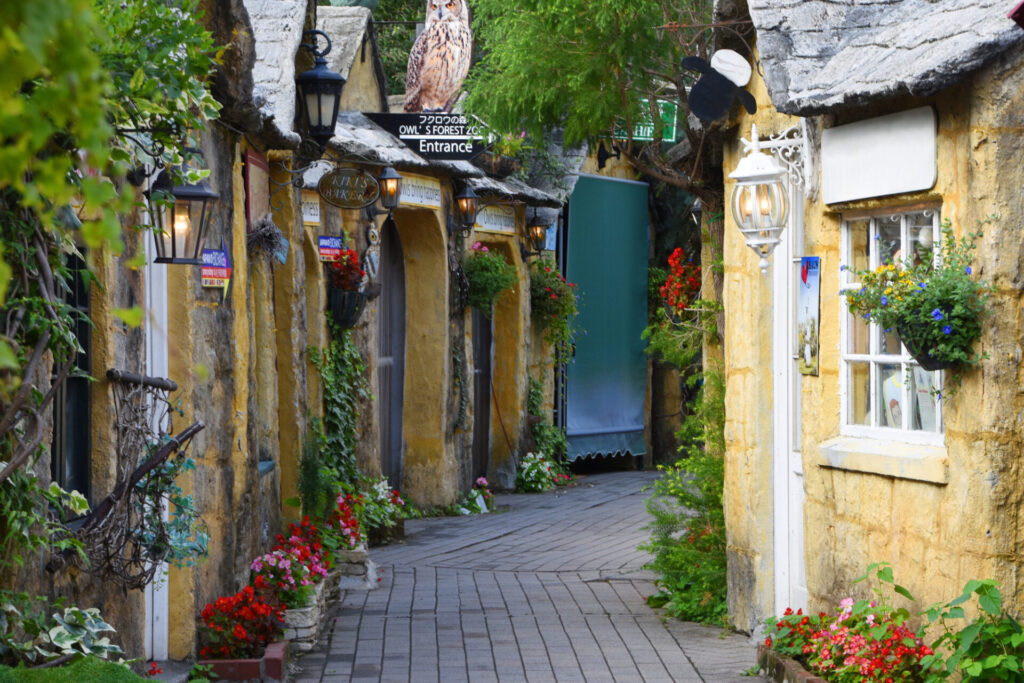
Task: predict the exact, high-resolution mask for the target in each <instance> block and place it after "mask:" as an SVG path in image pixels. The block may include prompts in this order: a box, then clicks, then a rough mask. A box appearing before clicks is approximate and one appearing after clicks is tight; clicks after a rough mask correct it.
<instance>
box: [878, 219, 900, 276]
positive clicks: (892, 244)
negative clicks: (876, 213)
mask: <svg viewBox="0 0 1024 683" xmlns="http://www.w3.org/2000/svg"><path fill="white" fill-rule="evenodd" d="M875 225H876V227H875V235H874V237H875V242H877V244H878V263H880V264H881V263H890V262H893V263H895V262H897V261H900V260H902V259H903V252H902V251H901V248H902V246H903V245H902V236H901V235H900V217H899V216H883V217H881V218H878V219H876V223H875Z"/></svg>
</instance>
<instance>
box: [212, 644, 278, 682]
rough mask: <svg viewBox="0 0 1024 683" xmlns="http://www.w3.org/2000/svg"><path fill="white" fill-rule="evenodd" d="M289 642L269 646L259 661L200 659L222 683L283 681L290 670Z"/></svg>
mask: <svg viewBox="0 0 1024 683" xmlns="http://www.w3.org/2000/svg"><path fill="white" fill-rule="evenodd" d="M287 663H288V641H287V640H282V641H280V642H277V643H271V644H270V645H267V648H266V650H264V652H263V656H262V657H260V658H259V659H200V660H199V661H198V662H196V664H199V665H201V666H208V667H210V669H211V671H212V672H213V673H214V674H216V678H217V680H222V681H283V680H285V672H286V671H287V670H288V668H287Z"/></svg>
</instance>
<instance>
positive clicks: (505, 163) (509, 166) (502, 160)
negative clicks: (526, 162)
mask: <svg viewBox="0 0 1024 683" xmlns="http://www.w3.org/2000/svg"><path fill="white" fill-rule="evenodd" d="M470 163H472V164H473V165H474V166H476V167H477V168H479V169H481V170H483V171H486V172H487V173H488V174H489V175H492V176H494V177H495V178H507V177H508V176H510V175H512V174H513V173H515V172H516V171H518V170H519V169H520V168H521V167H522V166H521V164H520V163H519V161H517V160H516V159H514V158H512V157H507V156H505V155H504V154H494V153H493V152H482V153H481V154H479V155H477V157H476V158H474V159H473V161H472V162H470Z"/></svg>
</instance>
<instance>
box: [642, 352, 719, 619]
mask: <svg viewBox="0 0 1024 683" xmlns="http://www.w3.org/2000/svg"><path fill="white" fill-rule="evenodd" d="M690 381H691V382H702V383H701V386H700V393H699V396H698V398H697V401H696V402H695V405H694V408H693V412H692V413H691V414H690V415H689V416H687V418H686V420H685V421H684V423H683V426H682V428H681V429H680V431H679V433H678V434H677V437H678V438H679V441H680V444H681V445H680V448H679V450H680V452H681V453H682V454H683V455H684V457H683V458H682V459H680V460H679V461H677V462H676V464H675V465H673V466H671V467H666V466H663V465H659V466H658V469H659V470H660V471H661V472H662V476H661V478H659V479H658V480H657V481H656V482H655V483H654V495H652V496H651V498H650V499H648V501H647V510H648V511H649V512H650V513H651V515H652V516H653V517H654V520H653V521H652V522H651V524H650V525H649V526H648V529H650V530H651V538H650V540H648V541H647V542H646V543H645V544H644V545H642V546H641V548H642V549H643V550H647V551H649V552H650V553H651V554H652V555H653V556H654V559H653V560H652V561H651V562H650V564H648V565H647V566H648V568H650V569H652V570H654V571H655V572H657V574H658V579H657V584H658V588H659V593H658V594H656V595H655V596H652V598H650V599H649V600H648V604H651V605H652V606H656V607H662V606H663V607H665V608H666V609H667V610H668V612H669V613H670V614H672V615H673V616H675V617H678V618H680V619H685V620H688V621H697V622H702V623H724V621H725V618H726V610H727V606H726V554H725V513H724V511H723V507H722V491H723V486H724V482H725V459H724V456H725V434H724V428H725V382H724V379H723V377H722V375H721V373H719V372H712V371H708V372H705V373H704V375H703V379H702V380H701V379H700V377H699V376H695V377H694V378H691V380H690Z"/></svg>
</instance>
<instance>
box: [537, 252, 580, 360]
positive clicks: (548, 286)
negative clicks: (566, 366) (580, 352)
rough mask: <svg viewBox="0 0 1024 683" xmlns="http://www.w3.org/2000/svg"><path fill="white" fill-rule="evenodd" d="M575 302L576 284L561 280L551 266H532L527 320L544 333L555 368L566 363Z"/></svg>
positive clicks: (551, 264) (569, 347) (545, 264)
mask: <svg viewBox="0 0 1024 683" xmlns="http://www.w3.org/2000/svg"><path fill="white" fill-rule="evenodd" d="M577 299H578V295H577V294H576V284H575V283H573V282H568V281H567V280H566V279H565V278H564V277H562V274H561V273H559V272H558V268H557V267H555V264H554V263H552V262H551V261H547V260H540V261H537V262H535V263H534V265H533V268H532V269H531V270H530V319H531V320H532V321H533V324H534V325H536V326H537V328H538V329H541V330H543V331H544V341H546V342H548V343H549V344H551V345H552V347H553V351H552V352H553V354H554V360H555V364H563V363H567V362H568V361H569V358H570V357H571V356H572V343H573V339H574V337H575V331H574V330H573V319H574V318H575V317H576V314H577V312H578V310H579V309H578V305H577Z"/></svg>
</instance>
